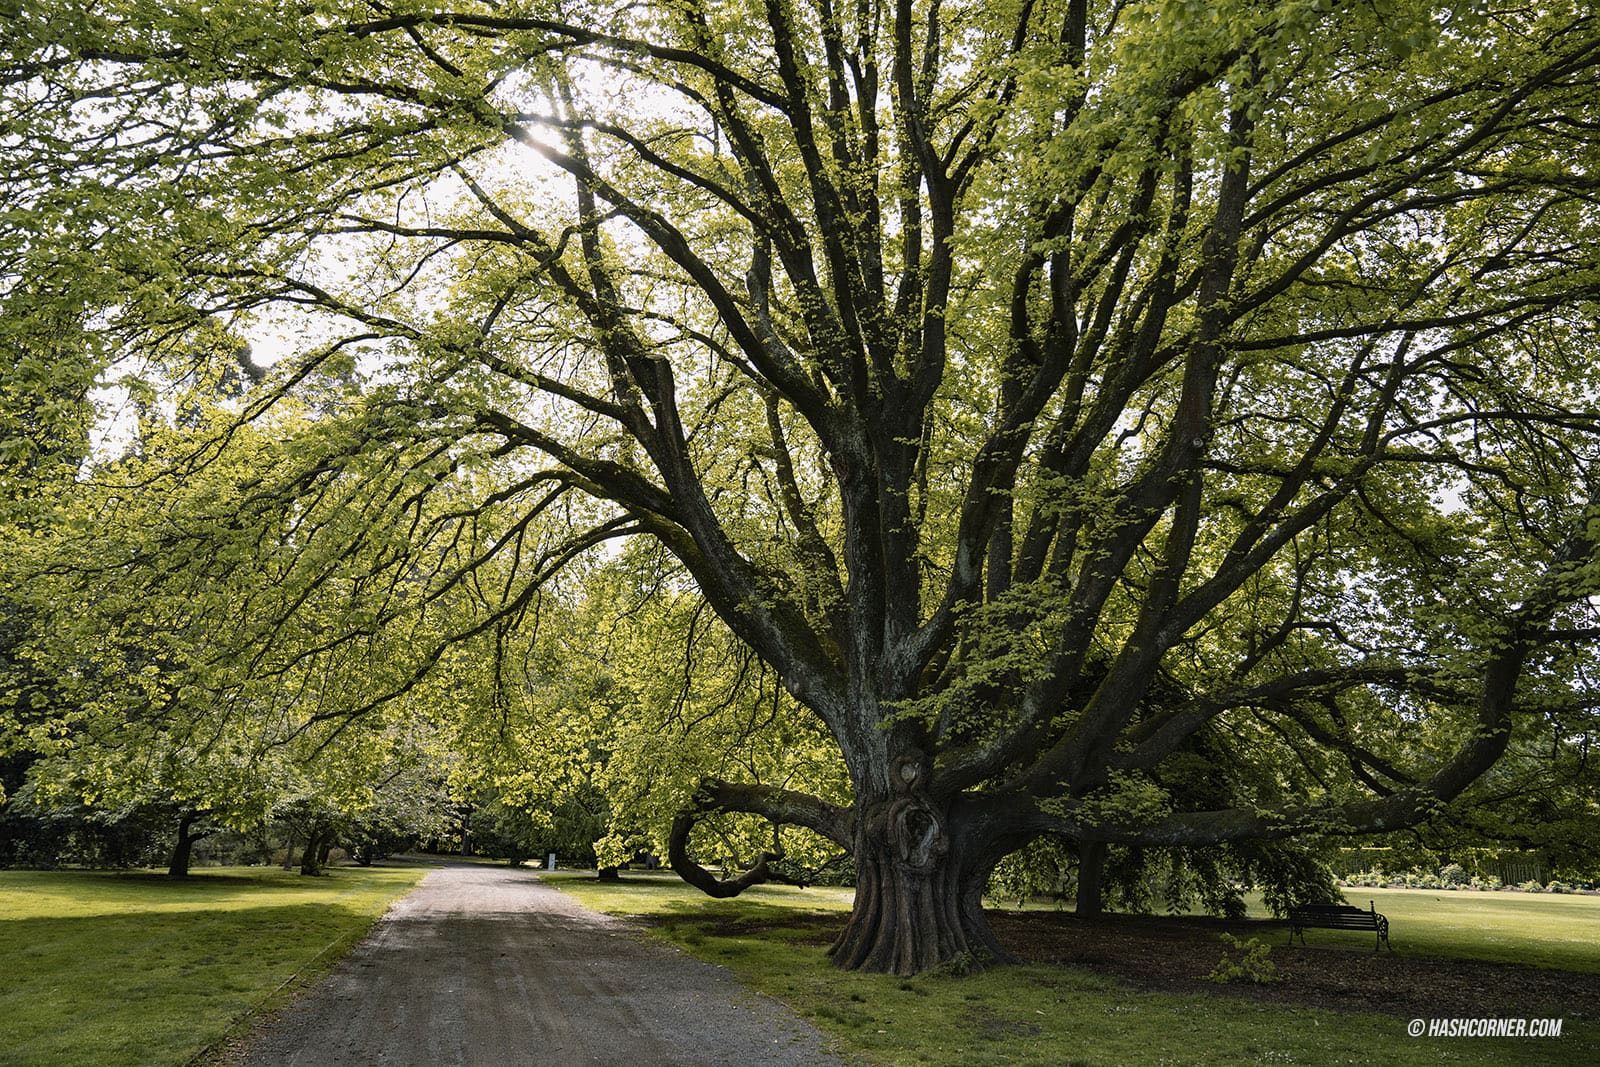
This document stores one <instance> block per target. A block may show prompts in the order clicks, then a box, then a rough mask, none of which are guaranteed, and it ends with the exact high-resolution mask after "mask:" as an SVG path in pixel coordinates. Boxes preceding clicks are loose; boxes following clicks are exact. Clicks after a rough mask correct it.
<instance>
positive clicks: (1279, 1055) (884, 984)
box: [542, 874, 1600, 1067]
mask: <svg viewBox="0 0 1600 1067" xmlns="http://www.w3.org/2000/svg"><path fill="white" fill-rule="evenodd" d="M542 877H544V878H546V879H547V880H549V881H551V882H552V883H553V884H555V885H556V886H558V887H559V888H561V889H563V890H565V891H567V892H568V893H570V894H572V895H573V896H575V897H576V898H577V899H578V900H580V901H582V902H583V903H584V904H586V905H587V906H589V907H592V908H595V909H597V910H601V911H607V912H611V913H613V914H621V915H636V916H641V917H645V918H647V919H648V920H649V922H650V924H651V927H652V929H654V930H655V931H656V932H658V933H659V934H660V935H661V936H664V937H666V938H668V939H669V940H671V941H673V942H675V943H677V944H679V945H681V946H683V947H684V948H686V949H688V950H689V951H690V952H692V953H694V954H695V955H697V956H699V957H701V958H703V959H707V960H711V961H712V962H715V963H720V964H722V965H724V966H726V967H728V968H729V969H730V970H731V971H733V972H734V974H735V975H737V976H738V977H739V978H740V980H742V981H743V982H745V983H746V984H747V985H749V986H750V987H752V988H754V989H757V990H759V991H761V992H763V993H766V994H769V995H771V996H774V997H777V998H779V999H781V1000H783V1001H785V1002H787V1003H788V1004H790V1005H791V1006H792V1007H794V1008H795V1009H796V1010H797V1011H798V1012H800V1014H802V1015H804V1016H807V1017H808V1018H810V1019H811V1020H812V1021H813V1022H815V1023H816V1024H817V1025H819V1026H820V1027H822V1028H823V1029H824V1030H826V1031H828V1032H829V1033H831V1034H832V1035H834V1036H835V1037H836V1038H837V1039H838V1041H839V1043H840V1046H841V1048H842V1049H843V1050H844V1051H845V1053H846V1054H847V1055H850V1056H852V1057H854V1058H856V1059H859V1060H861V1061H862V1062H865V1063H869V1064H895V1065H899V1064H908V1065H909V1064H936V1065H950V1067H956V1065H967V1064H994V1065H997V1067H998V1065H1002V1064H1004V1065H1007V1067H1011V1065H1018V1067H1025V1065H1037V1067H1047V1065H1049V1067H1061V1065H1069V1064H1076V1065H1107V1067H1111V1065H1122V1064H1132V1063H1138V1064H1150V1065H1155V1064H1181V1065H1226V1064H1312V1065H1322V1064H1345V1063H1350V1064H1371V1063H1383V1064H1386V1065H1413V1064H1414V1065H1423V1064H1438V1063H1449V1064H1458V1063H1459V1064H1530V1065H1545V1064H1548V1065H1550V1067H1571V1065H1573V1064H1579V1063H1600V1020H1594V1019H1577V1018H1568V1019H1566V1020H1565V1024H1564V1026H1563V1030H1562V1036H1561V1037H1560V1038H1559V1039H1553V1040H1552V1039H1539V1040H1536V1039H1531V1038H1529V1039H1482V1038H1477V1039H1466V1038H1461V1039H1454V1040H1446V1039H1427V1038H1420V1039H1418V1038H1412V1037H1409V1036H1408V1035H1407V1034H1406V1023H1407V1020H1405V1019H1400V1018H1394V1017H1389V1016H1380V1015H1356V1014H1344V1013H1334V1012H1328V1011H1318V1010H1311V1009H1289V1008H1285V1007H1276V1006H1269V1005H1263V1004H1259V1003H1256V1002H1253V1001H1250V1000H1246V999H1241V998H1235V997H1229V996H1222V995H1189V994H1169V993H1143V992H1138V991H1136V990H1133V989H1130V988H1128V987H1127V986H1124V985H1122V984H1120V983H1118V982H1116V981H1115V980H1113V979H1110V978H1105V977H1102V976H1100V975H1096V974H1093V973H1090V972H1088V971H1085V970H1080V969H1075V968H1069V967H1047V966H1028V967H1008V968H999V969H996V970H993V971H990V972H988V973H985V974H979V975H970V976H966V977H951V976H946V975H927V976H921V977H918V978H914V979H910V980H907V979H902V978H894V977H888V976H882V975H863V974H851V973H845V972H840V971H836V970H834V969H833V968H832V967H831V966H830V965H829V964H828V962H827V960H826V958H825V956H824V954H823V953H824V948H823V946H824V945H825V944H826V942H825V940H821V939H823V938H825V937H826V936H827V935H828V934H830V933H832V932H833V931H836V930H837V929H838V927H839V925H840V923H841V920H842V915H840V914H839V912H841V911H844V910H846V909H848V908H849V906H850V891H849V890H830V889H809V890H804V891H802V890H797V889H792V888H788V887H782V886H760V887H757V888H755V889H752V890H749V891H747V892H746V893H744V894H742V895H741V896H740V897H739V898H738V899H737V900H728V901H714V900H710V899H708V898H706V897H704V896H702V895H700V894H699V893H697V892H696V891H695V890H693V889H690V888H689V887H688V886H685V885H683V884H682V883H679V882H676V881H674V880H669V879H667V878H658V877H644V876H641V875H638V874H631V875H629V876H627V877H628V880H627V881H625V882H623V883H622V884H621V885H605V884H602V883H599V882H596V881H594V880H593V876H592V875H591V876H589V877H587V878H585V877H582V876H578V875H562V874H558V875H555V876H551V875H543V876H542ZM1358 892H1359V896H1358ZM1350 897H1351V902H1352V903H1355V904H1358V905H1361V906H1365V905H1366V902H1367V900H1368V899H1371V900H1375V901H1376V902H1377V907H1378V910H1379V911H1380V912H1384V913H1385V914H1387V915H1388V916H1389V918H1390V922H1391V923H1392V924H1393V936H1394V938H1395V944H1396V953H1397V954H1402V955H1415V956H1426V955H1432V954H1445V953H1446V952H1448V953H1449V954H1451V955H1454V956H1458V957H1463V956H1464V957H1467V958H1483V959H1489V960H1507V961H1513V962H1518V963H1524V964H1527V963H1541V964H1544V965H1546V966H1560V967H1562V968H1564V969H1571V970H1581V971H1586V972H1589V973H1591V974H1592V973H1595V972H1597V971H1600V936H1596V935H1597V932H1600V898H1597V897H1562V896H1546V895H1537V896H1534V895H1524V894H1463V893H1443V892H1441V893H1431V892H1428V891H1415V890H1413V891H1409V892H1407V891H1399V890H1394V891H1383V892H1382V893H1380V892H1379V891H1376V890H1373V891H1370V892H1369V891H1367V890H1360V891H1352V893H1351V894H1350ZM1435 897H1438V898H1441V899H1437V900H1436V899H1435ZM808 917H809V918H808ZM1321 935H1328V936H1329V938H1330V942H1334V943H1336V942H1337V941H1338V940H1339V939H1343V938H1347V937H1349V938H1355V939H1358V940H1359V939H1360V937H1361V935H1360V934H1348V933H1345V932H1341V931H1316V932H1315V933H1314V934H1313V936H1312V940H1313V941H1316V942H1317V943H1318V944H1324V943H1325V942H1323V940H1322V937H1321ZM1370 940H1371V935H1370V934H1368V935H1367V938H1366V941H1365V942H1363V944H1370ZM1352 943H1354V942H1352ZM1297 951H1298V950H1297ZM1578 980H1583V981H1590V980H1592V979H1589V978H1588V977H1587V976H1584V977H1583V978H1581V979H1578Z"/></svg>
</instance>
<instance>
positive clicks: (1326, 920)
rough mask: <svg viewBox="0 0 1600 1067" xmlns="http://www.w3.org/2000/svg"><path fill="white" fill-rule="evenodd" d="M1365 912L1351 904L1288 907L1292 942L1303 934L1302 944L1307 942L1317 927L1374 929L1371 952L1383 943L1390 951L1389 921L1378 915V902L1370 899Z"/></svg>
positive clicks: (1290, 941)
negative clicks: (1313, 929) (1310, 929)
mask: <svg viewBox="0 0 1600 1067" xmlns="http://www.w3.org/2000/svg"><path fill="white" fill-rule="evenodd" d="M1367 904H1368V907H1367V910H1366V911H1362V910H1361V909H1360V908H1352V907H1351V906H1350V905H1348V904H1302V905H1300V906H1299V907H1296V908H1290V909H1289V944H1291V945H1292V944H1294V939H1295V935H1296V934H1298V935H1300V943H1301V944H1302V945H1303V944H1305V943H1306V930H1307V929H1309V928H1311V927H1318V928H1321V929H1324V930H1371V931H1373V933H1374V934H1375V935H1376V936H1375V937H1374V938H1373V942H1372V951H1374V952H1376V951H1378V946H1379V945H1383V946H1384V947H1385V948H1387V949H1388V950H1389V951H1390V952H1393V951H1394V946H1392V945H1390V944H1389V920H1388V918H1387V917H1385V916H1383V915H1379V914H1378V909H1377V905H1376V903H1375V902H1373V901H1368V902H1367Z"/></svg>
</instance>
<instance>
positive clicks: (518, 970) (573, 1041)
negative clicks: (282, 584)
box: [241, 865, 845, 1067]
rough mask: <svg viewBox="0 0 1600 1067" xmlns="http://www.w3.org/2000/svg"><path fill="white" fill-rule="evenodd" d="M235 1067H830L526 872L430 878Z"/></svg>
mask: <svg viewBox="0 0 1600 1067" xmlns="http://www.w3.org/2000/svg"><path fill="white" fill-rule="evenodd" d="M241 1062H242V1063H243V1064H244V1065H245V1067H290V1065H293V1067H321V1065H324V1064H329V1065H332V1064H340V1065H351V1067H453V1065H457V1064H461V1065H468V1064H472V1065H479V1064H481V1065H483V1067H514V1065H518V1064H545V1063H552V1064H557V1065H560V1067H566V1065H569V1064H591V1063H592V1064H606V1065H608V1067H610V1065H614V1064H617V1063H636V1064H651V1065H656V1064H678V1065H683V1067H714V1065H719V1064H729V1065H733V1064H738V1065H740V1067H754V1065H762V1067H766V1065H771V1067H788V1065H793V1067H801V1065H804V1067H819V1065H820V1067H827V1065H833V1067H843V1064H844V1063H845V1061H844V1060H842V1059H840V1058H838V1057H837V1056H836V1055H834V1054H832V1053H831V1052H829V1051H828V1050H827V1047H826V1044H825V1040H824V1038H823V1037H822V1035H821V1034H820V1033H819V1032H818V1031H817V1030H815V1029H814V1028H812V1027H811V1026H810V1025H808V1024H806V1023H804V1022H802V1021H801V1020H800V1019H798V1018H797V1017H796V1016H795V1015H794V1014H793V1013H792V1012H790V1011H789V1010H788V1009H787V1008H785V1007H784V1006H783V1005H781V1004H779V1003H777V1002H776V1001H773V1000H771V999H769V998H766V997H762V996H758V995H756V994H753V993H751V992H749V991H748V990H746V989H744V988H743V987H741V986H740V985H738V984H737V983H736V982H735V981H734V980H733V978H732V977H731V976H730V975H729V974H728V973H727V972H726V971H724V970H722V969H721V968H719V967H714V966H712V965H710V964H706V963H701V962H700V961H698V960H695V959H693V958H692V957H690V956H688V955H685V954H683V953H681V952H679V951H677V950H675V949H673V948H671V947H670V946H666V945H662V944H659V943H656V942H651V941H648V940H646V939H645V938H644V937H643V936H642V935H641V934H640V933H639V932H638V931H636V930H635V929H633V928H632V927H630V926H628V925H627V924H626V923H624V922H622V921H620V920H617V919H614V918H610V917H608V916H603V915H598V914H596V913H594V912H591V911H587V910H585V909H584V908H582V907H580V906H579V905H578V904H576V903H574V902H573V901H572V900H571V899H570V898H569V897H567V896H566V895H565V894H563V893H560V892H558V891H556V890H554V889H551V888H549V887H548V886H544V885H541V884H539V882H538V881H537V880H536V879H535V878H534V877H533V876H532V875H530V874H529V873H528V872H526V871H516V870H511V869H508V868H496V867H476V866H465V865H463V866H447V867H442V868H440V869H439V870H436V871H433V872H431V873H429V874H428V875H427V876H426V877H425V878H423V880H422V881H421V883H420V884H419V885H418V887H417V888H416V889H415V890H414V891H413V892H412V893H411V894H410V895H409V896H407V897H405V898H404V899H403V900H401V901H400V902H399V903H398V904H396V905H395V906H394V907H393V908H392V909H390V911H389V913H388V914H387V915H386V916H384V918H383V919H382V920H381V921H380V922H379V924H378V925H377V926H376V927H375V928H374V929H373V932H372V934H371V935H370V936H369V937H368V938H367V939H366V940H365V941H364V942H362V944H361V945H360V946H359V947H358V948H357V949H356V950H355V951H354V952H353V953H352V954H351V955H350V956H349V957H347V958H346V959H345V960H344V961H343V962H342V963H340V964H339V966H338V967H337V968H336V969H335V970H334V972H333V973H332V974H330V975H329V976H328V977H327V978H326V979H325V980H323V981H322V982H321V983H319V984H318V985H317V986H316V987H315V988H313V989H312V990H311V991H310V992H308V993H307V994H306V995H305V996H304V997H302V998H301V999H299V1000H297V1001H295V1002H294V1003H293V1004H292V1005H290V1007H289V1008H288V1009H286V1010H285V1011H284V1012H283V1013H282V1014H281V1015H279V1016H277V1017H276V1018H275V1019H273V1020H272V1021H271V1022H269V1023H267V1024H266V1025H265V1026H264V1027H263V1028H262V1029H261V1030H260V1031H258V1032H257V1034H255V1035H254V1036H253V1037H252V1039H251V1041H250V1045H249V1047H248V1050H247V1051H246V1053H245V1056H244V1058H243V1059H242V1061H241Z"/></svg>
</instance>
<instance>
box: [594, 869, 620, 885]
mask: <svg viewBox="0 0 1600 1067" xmlns="http://www.w3.org/2000/svg"><path fill="white" fill-rule="evenodd" d="M596 877H597V878H598V879H599V880H600V881H602V882H620V881H622V872H621V870H619V869H618V868H616V867H601V868H600V870H599V871H598V872H597V873H596Z"/></svg>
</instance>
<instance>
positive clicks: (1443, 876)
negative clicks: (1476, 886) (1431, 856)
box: [1439, 863, 1473, 889]
mask: <svg viewBox="0 0 1600 1067" xmlns="http://www.w3.org/2000/svg"><path fill="white" fill-rule="evenodd" d="M1472 881H1473V879H1472V878H1471V877H1470V876H1468V874H1467V869H1466V868H1465V867H1463V866H1461V864H1459V863H1447V864H1445V865H1444V866H1443V867H1440V868H1439V883H1440V884H1441V885H1444V886H1448V887H1449V888H1451V889H1455V888H1456V887H1458V886H1463V885H1470V884H1472Z"/></svg>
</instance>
